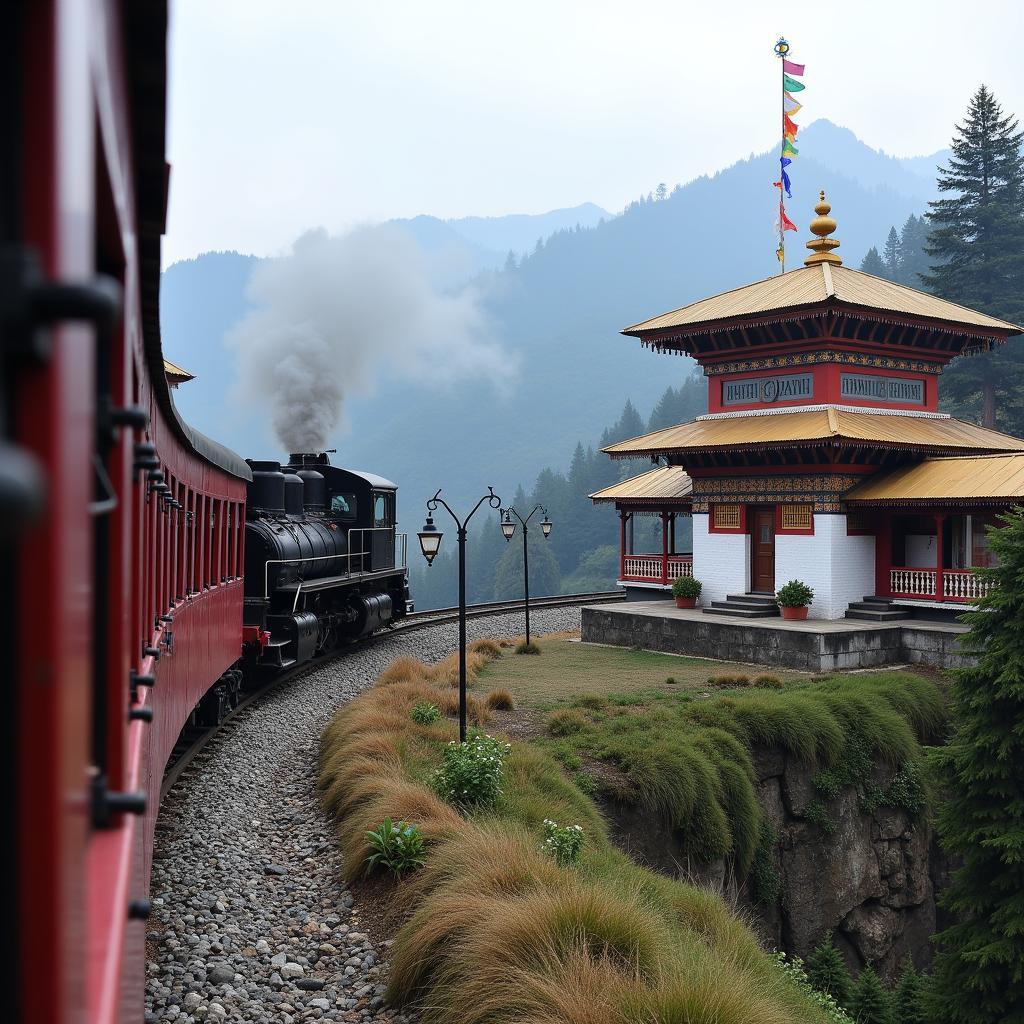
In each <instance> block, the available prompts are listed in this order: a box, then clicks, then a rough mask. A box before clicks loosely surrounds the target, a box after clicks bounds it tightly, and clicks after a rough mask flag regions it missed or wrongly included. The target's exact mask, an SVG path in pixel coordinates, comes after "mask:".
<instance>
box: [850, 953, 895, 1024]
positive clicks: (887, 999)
mask: <svg viewBox="0 0 1024 1024" xmlns="http://www.w3.org/2000/svg"><path fill="white" fill-rule="evenodd" d="M849 1010H850V1016H851V1017H853V1019H854V1020H855V1021H856V1022H857V1024H892V997H891V996H890V995H889V993H888V992H886V990H885V989H884V988H883V987H882V981H881V979H880V978H879V977H878V975H877V974H876V973H875V969H874V968H873V967H872V966H871V965H870V964H868V965H867V967H865V968H864V969H863V970H862V971H861V972H860V977H859V978H858V979H857V981H856V983H855V984H854V986H853V993H852V994H851V996H850V1005H849Z"/></svg>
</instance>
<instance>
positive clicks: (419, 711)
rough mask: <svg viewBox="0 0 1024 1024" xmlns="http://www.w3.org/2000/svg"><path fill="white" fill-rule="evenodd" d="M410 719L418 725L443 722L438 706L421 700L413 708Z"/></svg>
mask: <svg viewBox="0 0 1024 1024" xmlns="http://www.w3.org/2000/svg"><path fill="white" fill-rule="evenodd" d="M409 717H410V718H411V719H412V720H413V721H414V722H415V723H416V724H417V725H433V724H434V723H435V722H440V721H441V711H440V709H439V708H438V706H437V705H436V704H431V703H430V701H426V700H419V701H417V702H416V703H415V704H413V706H412V710H411V711H410V712H409Z"/></svg>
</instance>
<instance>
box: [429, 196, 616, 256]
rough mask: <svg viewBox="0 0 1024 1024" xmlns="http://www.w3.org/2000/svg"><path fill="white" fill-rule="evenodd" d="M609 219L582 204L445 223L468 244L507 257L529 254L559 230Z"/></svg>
mask: <svg viewBox="0 0 1024 1024" xmlns="http://www.w3.org/2000/svg"><path fill="white" fill-rule="evenodd" d="M610 216H612V215H611V214H610V213H608V211H607V210H602V209H601V207H600V206H597V205H596V204H594V203H581V204H580V205H579V206H572V207H569V208H568V209H566V210H551V211H549V212H548V213H538V214H531V213H511V214H508V215H506V216H504V217H460V218H459V219H458V220H449V221H446V222H445V223H446V224H448V225H449V227H451V228H452V230H453V231H455V232H457V233H458V234H459V235H461V236H462V237H463V238H465V239H466V240H467V241H469V242H472V243H475V244H476V245H480V246H483V247H486V248H488V249H493V250H496V251H497V252H500V253H501V254H502V263H504V259H505V254H506V253H508V251H509V250H511V251H512V252H514V253H517V254H518V253H525V252H530V251H531V250H532V249H533V247H534V246H535V245H536V244H537V239H538V238H547V237H548V236H549V235H553V234H554V233H555V232H556V231H562V230H563V229H565V230H570V231H571V230H572V229H573V228H575V227H576V225H577V224H578V225H579V226H580V227H584V228H592V227H594V225H596V224H597V223H598V222H599V221H601V220H607V219H608V218H609V217H610Z"/></svg>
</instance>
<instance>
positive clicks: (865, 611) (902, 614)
mask: <svg viewBox="0 0 1024 1024" xmlns="http://www.w3.org/2000/svg"><path fill="white" fill-rule="evenodd" d="M906 615H907V613H906V611H900V610H898V609H896V608H893V606H892V602H890V601H887V600H886V599H885V598H884V597H865V598H864V600H863V601H851V602H850V606H849V608H847V609H846V618H848V619H860V620H862V621H864V622H893V621H894V620H896V619H903V618H906Z"/></svg>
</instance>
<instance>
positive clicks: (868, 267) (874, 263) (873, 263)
mask: <svg viewBox="0 0 1024 1024" xmlns="http://www.w3.org/2000/svg"><path fill="white" fill-rule="evenodd" d="M860 269H861V270H863V271H864V273H865V274H874V276H875V277H885V276H886V275H885V264H884V263H883V262H882V257H881V256H879V255H878V249H876V248H875V246H871V248H870V249H868V251H867V255H866V256H865V257H864V259H862V260H861V261H860Z"/></svg>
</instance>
